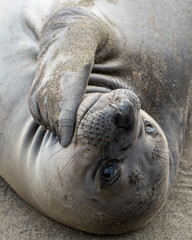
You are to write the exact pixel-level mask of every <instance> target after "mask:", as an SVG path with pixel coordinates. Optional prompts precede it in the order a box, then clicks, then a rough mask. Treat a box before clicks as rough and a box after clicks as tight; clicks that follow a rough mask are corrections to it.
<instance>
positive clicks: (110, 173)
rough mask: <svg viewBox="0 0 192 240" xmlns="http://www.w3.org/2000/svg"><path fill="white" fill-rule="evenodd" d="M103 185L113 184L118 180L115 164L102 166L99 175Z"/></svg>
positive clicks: (117, 170) (117, 169)
mask: <svg viewBox="0 0 192 240" xmlns="http://www.w3.org/2000/svg"><path fill="white" fill-rule="evenodd" d="M101 178H102V182H103V183H107V184H110V183H113V182H115V181H117V179H118V178H119V167H118V165H117V164H112V163H109V164H106V165H104V167H103V169H102V173H101Z"/></svg>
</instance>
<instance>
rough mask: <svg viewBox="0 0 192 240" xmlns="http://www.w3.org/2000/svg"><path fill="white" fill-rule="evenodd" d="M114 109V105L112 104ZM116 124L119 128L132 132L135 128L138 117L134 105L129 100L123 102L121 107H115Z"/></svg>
mask: <svg viewBox="0 0 192 240" xmlns="http://www.w3.org/2000/svg"><path fill="white" fill-rule="evenodd" d="M111 106H112V107H114V105H113V104H111ZM115 107H116V108H115V109H116V112H115V113H114V123H115V124H116V125H117V128H123V129H125V130H128V131H129V130H132V129H133V128H134V126H135V122H136V116H135V109H134V106H133V104H132V103H131V102H130V101H129V100H123V101H122V102H121V103H120V105H119V106H115Z"/></svg>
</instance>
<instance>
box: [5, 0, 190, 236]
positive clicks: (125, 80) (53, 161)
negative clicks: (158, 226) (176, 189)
mask: <svg viewBox="0 0 192 240" xmlns="http://www.w3.org/2000/svg"><path fill="white" fill-rule="evenodd" d="M30 4H31V2H30V1H28V2H26V5H23V2H22V0H20V1H18V2H17V4H16V7H14V5H13V6H12V5H11V6H10V5H9V3H4V5H3V6H2V12H3V9H7V8H10V12H12V15H11V18H10V17H9V16H6V17H5V16H4V18H2V19H1V21H2V26H7V27H6V28H2V30H1V32H0V33H1V36H2V39H1V50H2V55H3V58H2V60H1V62H0V70H1V72H2V75H1V78H0V84H1V89H0V97H1V98H2V99H3V100H4V101H2V102H0V111H1V113H3V114H2V115H1V117H0V131H1V137H0V174H1V176H2V177H3V178H4V179H5V180H6V181H7V182H8V183H9V184H10V185H11V186H12V187H13V189H15V190H16V191H17V193H18V194H19V195H20V196H21V197H22V198H23V199H24V200H25V201H27V202H28V203H29V204H31V205H32V206H33V207H35V208H36V209H37V210H39V211H40V212H42V213H43V214H45V215H47V216H49V217H51V218H53V219H55V220H57V221H59V222H61V223H63V224H65V225H67V226H70V227H73V228H76V229H80V230H83V231H88V232H91V233H97V234H117V233H123V232H128V231H133V230H135V229H138V228H141V227H142V226H144V225H146V224H147V223H148V222H149V221H150V220H151V218H152V217H153V216H154V215H155V214H156V213H157V212H158V211H159V210H160V208H161V207H162V206H163V204H164V202H165V200H166V199H167V197H168V194H169V192H170V189H171V187H172V185H173V182H174V179H175V175H176V169H177V166H178V161H179V156H180V154H181V152H182V145H183V142H184V138H185V131H186V128H187V123H188V119H189V118H190V113H189V112H188V105H189V104H191V103H190V102H189V100H188V99H189V98H188V96H189V95H191V76H192V74H191V73H192V64H191V62H192V61H191V56H192V53H191V51H192V43H191V34H192V30H191V29H192V28H191V25H192V21H191V13H192V11H191V8H192V4H191V3H190V2H189V1H184V2H182V3H178V2H176V1H175V2H173V3H172V4H171V5H170V4H169V2H167V1H163V0H162V1H158V2H155V3H154V1H147V0H146V1H144V2H143V1H142V2H132V1H127V0H119V1H113V2H110V1H106V2H105V1H99V0H98V1H93V2H92V3H91V4H90V5H89V4H88V3H87V4H85V2H84V1H81V2H79V3H77V4H74V5H73V4H71V3H70V4H67V1H66V3H65V4H63V3H60V1H58V2H57V1H55V2H54V1H53V2H52V1H50V2H48V3H47V2H44V1H43V0H42V1H40V2H35V1H34V2H33V3H32V5H30ZM84 4H85V5H86V6H85V5H84ZM45 6H46V7H45ZM186 9H187V11H186ZM12 19H18V21H13V20H12ZM13 26H14V28H13ZM10 29H12V31H10ZM3 36H5V37H4V38H3ZM13 39H14V41H13ZM2 46H3V47H2ZM23 46H24V47H25V48H24V47H23ZM10 69H11V70H12V71H10ZM5 79H6V81H5ZM13 79H14V81H13ZM32 116H33V118H32Z"/></svg>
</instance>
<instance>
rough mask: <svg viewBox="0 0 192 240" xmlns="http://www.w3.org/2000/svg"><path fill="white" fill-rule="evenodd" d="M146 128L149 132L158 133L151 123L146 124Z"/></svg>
mask: <svg viewBox="0 0 192 240" xmlns="http://www.w3.org/2000/svg"><path fill="white" fill-rule="evenodd" d="M145 130H146V132H147V133H149V134H155V133H156V127H155V126H153V125H151V124H149V123H148V124H146V125H145Z"/></svg>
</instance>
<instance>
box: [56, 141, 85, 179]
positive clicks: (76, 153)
mask: <svg viewBox="0 0 192 240" xmlns="http://www.w3.org/2000/svg"><path fill="white" fill-rule="evenodd" d="M85 147H87V144H85V145H84V146H82V147H81V148H80V149H79V150H78V151H77V152H75V154H74V155H73V156H72V157H71V158H70V159H69V160H68V161H67V162H66V164H65V165H64V166H63V168H62V169H61V170H60V171H59V173H58V177H59V175H60V174H61V172H62V171H63V170H64V168H65V167H66V166H67V164H68V163H69V162H71V161H72V160H73V159H74V158H75V157H76V156H77V155H78V154H79V153H80V152H81V151H82V150H83V149H84V148H85Z"/></svg>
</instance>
